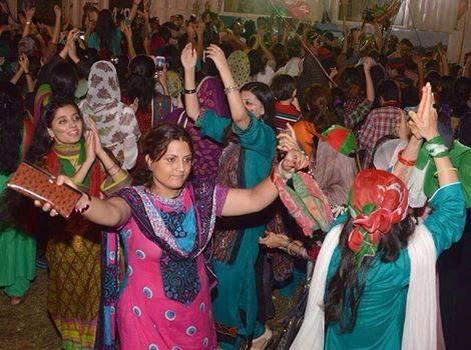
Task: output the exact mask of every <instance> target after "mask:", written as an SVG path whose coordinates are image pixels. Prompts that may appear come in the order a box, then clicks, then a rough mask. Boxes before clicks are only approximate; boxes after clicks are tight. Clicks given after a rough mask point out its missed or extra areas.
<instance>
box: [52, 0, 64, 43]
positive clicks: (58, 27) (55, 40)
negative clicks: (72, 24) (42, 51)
mask: <svg viewBox="0 0 471 350" xmlns="http://www.w3.org/2000/svg"><path fill="white" fill-rule="evenodd" d="M61 16H62V10H61V8H60V7H59V6H57V5H54V17H55V20H54V31H53V33H52V39H51V42H52V43H53V44H55V45H57V44H58V42H59V34H60V31H61Z"/></svg>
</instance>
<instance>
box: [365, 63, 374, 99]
mask: <svg viewBox="0 0 471 350" xmlns="http://www.w3.org/2000/svg"><path fill="white" fill-rule="evenodd" d="M371 67H373V59H372V58H371V57H366V58H365V60H364V61H363V70H364V72H365V81H366V98H367V99H368V101H370V102H371V103H373V102H374V100H375V88H374V86H373V79H371Z"/></svg>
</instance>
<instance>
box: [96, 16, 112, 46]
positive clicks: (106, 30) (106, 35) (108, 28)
mask: <svg viewBox="0 0 471 350" xmlns="http://www.w3.org/2000/svg"><path fill="white" fill-rule="evenodd" d="M115 28H116V25H115V23H114V21H113V15H112V14H111V12H110V10H108V9H103V10H101V11H100V12H99V13H98V18H97V21H96V26H95V30H94V32H95V33H96V34H97V36H98V39H100V48H102V49H106V50H107V51H108V52H111V47H110V43H111V40H110V38H111V37H112V36H113V34H114V31H115Z"/></svg>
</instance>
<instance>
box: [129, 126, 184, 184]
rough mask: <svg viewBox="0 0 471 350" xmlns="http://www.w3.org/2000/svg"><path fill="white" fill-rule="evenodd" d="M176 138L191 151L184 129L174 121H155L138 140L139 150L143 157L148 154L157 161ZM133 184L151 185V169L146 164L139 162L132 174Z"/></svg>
mask: <svg viewBox="0 0 471 350" xmlns="http://www.w3.org/2000/svg"><path fill="white" fill-rule="evenodd" d="M178 140H179V141H184V142H186V143H187V144H188V146H189V147H190V150H191V153H193V142H192V140H191V136H190V135H189V134H188V133H187V132H186V130H185V129H183V128H182V127H181V126H178V125H176V124H174V123H169V122H157V123H156V125H155V126H154V127H153V128H152V129H150V130H149V131H148V132H147V134H146V135H145V136H144V137H143V138H142V139H141V140H140V149H139V152H140V154H141V155H142V156H143V157H145V156H149V158H150V159H151V160H152V161H154V162H157V161H159V160H160V158H162V157H163V155H164V154H165V152H167V148H168V145H169V144H170V142H172V141H178ZM134 184H135V185H144V186H147V187H149V188H150V187H151V186H152V171H150V170H149V169H148V168H147V164H141V165H140V167H139V169H138V170H137V171H136V173H135V174H134Z"/></svg>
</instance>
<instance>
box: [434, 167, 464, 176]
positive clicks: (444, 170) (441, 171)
mask: <svg viewBox="0 0 471 350" xmlns="http://www.w3.org/2000/svg"><path fill="white" fill-rule="evenodd" d="M447 171H458V169H457V168H446V169H441V170H437V171H436V172H435V174H433V176H435V177H437V176H438V174H440V173H444V172H447Z"/></svg>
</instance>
